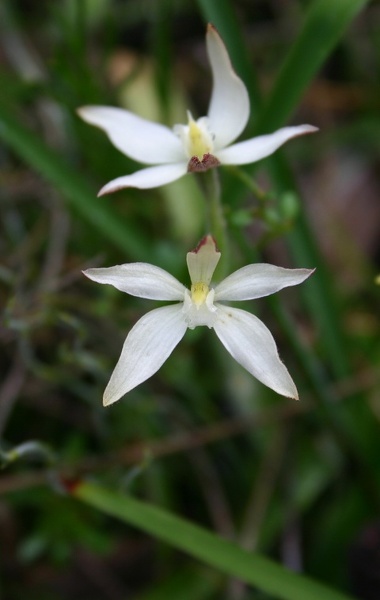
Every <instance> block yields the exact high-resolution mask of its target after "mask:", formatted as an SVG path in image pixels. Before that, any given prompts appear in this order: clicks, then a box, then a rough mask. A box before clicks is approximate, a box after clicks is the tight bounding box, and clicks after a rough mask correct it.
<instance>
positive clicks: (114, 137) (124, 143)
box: [77, 106, 186, 165]
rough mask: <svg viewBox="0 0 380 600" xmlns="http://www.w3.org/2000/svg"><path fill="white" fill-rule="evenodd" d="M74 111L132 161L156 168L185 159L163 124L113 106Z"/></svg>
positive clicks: (175, 137)
mask: <svg viewBox="0 0 380 600" xmlns="http://www.w3.org/2000/svg"><path fill="white" fill-rule="evenodd" d="M77 112H78V114H79V116H80V117H82V119H84V121H87V123H91V125H96V126H97V127H100V129H103V130H104V131H105V132H106V134H107V135H108V137H109V139H110V140H111V142H112V143H113V145H114V146H116V148H118V149H119V150H120V151H121V152H123V154H126V155H127V156H130V157H131V158H133V159H134V160H137V161H139V162H142V163H144V164H159V165H160V164H163V163H171V162H178V161H179V160H184V159H185V158H186V157H185V153H184V150H183V146H182V144H181V141H180V140H179V139H178V137H177V136H176V135H175V133H173V131H172V130H171V129H169V128H168V127H165V126H164V125H159V124H158V123H153V122H152V121H147V120H146V119H143V118H141V117H138V116H137V115H134V114H133V113H131V112H129V111H128V110H124V109H122V108H116V107H114V106H83V107H82V108H79V109H78V111H77Z"/></svg>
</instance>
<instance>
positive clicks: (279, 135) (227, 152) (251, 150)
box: [214, 125, 318, 165]
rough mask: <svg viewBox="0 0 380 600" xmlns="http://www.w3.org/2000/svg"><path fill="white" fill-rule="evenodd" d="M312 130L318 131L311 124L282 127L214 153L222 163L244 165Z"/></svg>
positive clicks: (271, 152)
mask: <svg viewBox="0 0 380 600" xmlns="http://www.w3.org/2000/svg"><path fill="white" fill-rule="evenodd" d="M314 131H318V128H317V127H313V126H312V125H297V126H295V127H283V128H282V129H278V131H275V132H274V133H270V134H268V135H260V136H258V137H255V138H252V139H250V140H246V141H245V142H240V143H239V144H234V145H233V146H230V147H229V148H225V149H224V150H220V151H217V152H215V153H214V154H215V156H216V157H217V158H218V159H219V161H220V162H221V163H222V164H223V165H246V164H248V163H252V162H256V161H258V160H261V159H262V158H266V157H267V156H269V155H270V154H273V152H275V151H276V150H277V148H279V147H280V146H282V145H283V144H285V142H287V141H288V140H290V139H291V138H294V137H297V136H299V135H304V134H305V133H313V132H314Z"/></svg>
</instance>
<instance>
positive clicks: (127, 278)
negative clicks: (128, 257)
mask: <svg viewBox="0 0 380 600" xmlns="http://www.w3.org/2000/svg"><path fill="white" fill-rule="evenodd" d="M83 273H84V275H86V277H89V279H92V280H93V281H97V282H98V283H106V284H109V285H113V286H114V287H115V288H116V289H118V290H120V291H121V292H125V293H127V294H131V296H138V297H139V298H149V299H150V300H183V299H184V295H185V291H186V288H185V286H184V285H182V283H180V282H179V281H178V280H177V279H176V278H175V277H173V276H172V275H170V273H168V272H167V271H164V269H161V268H160V267H155V266H154V265H149V264H147V263H127V264H125V265H116V266H115V267H105V268H100V269H87V271H83Z"/></svg>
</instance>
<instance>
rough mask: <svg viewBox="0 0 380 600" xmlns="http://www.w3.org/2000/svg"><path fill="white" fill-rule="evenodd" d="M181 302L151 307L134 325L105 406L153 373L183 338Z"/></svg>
mask: <svg viewBox="0 0 380 600" xmlns="http://www.w3.org/2000/svg"><path fill="white" fill-rule="evenodd" d="M186 329H187V325H186V323H185V320H184V317H183V313H182V304H175V305H171V306H163V307H161V308H156V309H155V310H152V311H151V312H149V313H148V314H146V315H145V316H144V317H142V318H141V319H140V320H139V321H137V323H136V325H135V326H134V327H133V328H132V329H131V331H130V332H129V334H128V337H127V339H126V340H125V342H124V346H123V350H122V352H121V356H120V358H119V362H118V363H117V365H116V367H115V369H114V372H113V373H112V375H111V379H110V381H109V383H108V385H107V387H106V390H105V392H104V396H103V404H104V406H108V405H109V404H112V403H113V402H116V401H117V400H119V399H120V398H121V397H122V396H124V394H126V393H127V392H129V391H130V390H132V389H133V388H135V387H136V386H137V385H139V384H140V383H142V382H143V381H146V380H147V379H149V377H151V376H152V375H154V373H156V372H157V371H158V369H159V368H160V367H161V365H162V364H163V363H164V362H165V361H166V360H167V358H168V357H169V356H170V354H171V353H172V352H173V350H174V348H175V347H176V346H177V344H178V343H179V342H180V341H181V339H182V338H183V336H184V334H185V331H186Z"/></svg>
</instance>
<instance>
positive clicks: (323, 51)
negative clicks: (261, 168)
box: [257, 0, 368, 132]
mask: <svg viewBox="0 0 380 600" xmlns="http://www.w3.org/2000/svg"><path fill="white" fill-rule="evenodd" d="M367 3H368V0H314V2H312V3H311V5H310V8H309V9H308V11H307V13H306V15H305V21H304V23H303V26H302V28H301V31H300V32H299V34H298V37H297V39H296V40H295V42H294V44H293V45H292V47H291V48H290V51H289V53H288V55H287V56H286V58H285V60H284V62H283V65H282V67H281V70H280V72H279V74H278V76H277V79H276V81H275V84H274V86H273V89H272V92H271V93H270V95H269V98H267V100H266V102H265V104H264V105H263V108H262V111H261V113H260V114H259V116H258V119H257V131H259V132H263V131H270V130H272V129H277V128H278V127H281V126H282V125H283V124H284V123H285V122H286V121H288V120H289V118H290V117H291V115H292V113H293V112H294V110H295V108H296V107H297V104H299V102H300V101H301V98H302V95H303V93H304V91H305V90H306V88H307V86H308V85H309V84H310V82H311V81H312V79H313V78H314V77H315V75H316V73H317V72H318V70H319V69H320V68H321V66H322V65H323V63H324V62H325V60H326V59H327V58H328V56H329V55H330V54H331V52H332V50H333V49H334V47H335V46H336V44H337V43H338V42H339V40H340V39H341V37H342V36H343V34H344V33H345V31H346V30H347V28H348V27H349V25H350V23H351V22H352V20H353V19H354V18H355V17H356V15H357V14H358V13H359V11H360V10H361V9H362V8H363V7H364V6H365V5H366V4H367Z"/></svg>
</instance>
